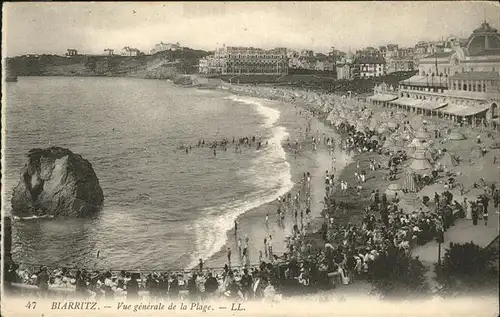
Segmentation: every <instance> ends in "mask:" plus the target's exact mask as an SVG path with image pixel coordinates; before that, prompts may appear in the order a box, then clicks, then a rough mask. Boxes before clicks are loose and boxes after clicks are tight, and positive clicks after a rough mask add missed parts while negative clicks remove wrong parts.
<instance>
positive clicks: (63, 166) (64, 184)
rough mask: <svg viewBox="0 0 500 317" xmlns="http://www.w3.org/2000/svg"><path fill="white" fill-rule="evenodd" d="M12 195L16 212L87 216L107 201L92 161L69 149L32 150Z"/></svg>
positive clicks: (19, 213)
mask: <svg viewBox="0 0 500 317" xmlns="http://www.w3.org/2000/svg"><path fill="white" fill-rule="evenodd" d="M27 156H28V162H27V164H26V165H25V166H24V168H23V169H22V171H21V179H20V181H19V184H18V185H17V186H16V188H14V192H13V194H12V200H11V204H12V212H13V214H15V215H37V216H40V215H54V216H76V217H85V216H88V215H91V214H94V213H96V212H98V211H99V210H100V209H101V206H102V204H103V202H104V194H103V192H102V188H101V186H100V185H99V179H98V178H97V176H96V174H95V172H94V169H93V168H92V164H90V162H89V161H87V160H86V159H84V158H83V157H82V156H80V155H78V154H74V153H73V152H71V151H70V150H68V149H64V148H60V147H51V148H48V149H32V150H30V151H29V153H28V155H27Z"/></svg>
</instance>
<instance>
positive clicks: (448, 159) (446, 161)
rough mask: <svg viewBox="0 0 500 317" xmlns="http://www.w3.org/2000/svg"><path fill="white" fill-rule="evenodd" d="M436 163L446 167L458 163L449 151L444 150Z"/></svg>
mask: <svg viewBox="0 0 500 317" xmlns="http://www.w3.org/2000/svg"><path fill="white" fill-rule="evenodd" d="M438 163H439V164H441V165H443V166H446V167H454V166H457V165H458V160H457V159H456V158H455V157H454V156H453V155H452V154H451V153H450V152H445V153H444V155H443V157H442V158H441V159H440V160H439V161H438Z"/></svg>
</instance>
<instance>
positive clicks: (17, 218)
mask: <svg viewBox="0 0 500 317" xmlns="http://www.w3.org/2000/svg"><path fill="white" fill-rule="evenodd" d="M53 218H54V216H53V215H42V216H26V217H23V216H14V220H21V221H23V220H38V219H53Z"/></svg>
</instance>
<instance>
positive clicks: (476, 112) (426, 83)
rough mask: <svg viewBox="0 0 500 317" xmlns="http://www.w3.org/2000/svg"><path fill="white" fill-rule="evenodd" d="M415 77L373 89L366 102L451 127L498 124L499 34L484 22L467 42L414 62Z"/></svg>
mask: <svg viewBox="0 0 500 317" xmlns="http://www.w3.org/2000/svg"><path fill="white" fill-rule="evenodd" d="M418 71H419V72H418V74H416V75H415V76H413V77H411V78H408V79H406V80H403V81H401V82H399V87H398V88H397V89H385V87H376V89H375V94H374V95H373V96H371V97H369V99H370V100H371V101H372V102H373V103H376V104H381V105H384V106H389V107H395V108H400V109H406V110H409V111H413V112H416V113H421V114H423V115H428V116H439V117H444V118H447V119H450V120H453V121H457V122H468V123H477V122H480V121H487V122H494V123H495V124H497V125H498V124H499V123H500V122H499V116H498V115H499V107H498V105H499V103H500V35H499V34H498V32H497V30H496V29H494V28H492V27H491V26H490V25H489V24H488V23H486V22H484V23H483V24H482V25H481V26H480V27H479V28H477V29H476V30H474V31H473V32H472V34H471V35H470V36H469V38H468V40H467V43H466V44H465V45H463V46H457V47H455V48H453V50H452V51H450V52H441V53H435V54H432V55H429V56H426V57H425V58H423V59H421V60H420V61H419V67H418Z"/></svg>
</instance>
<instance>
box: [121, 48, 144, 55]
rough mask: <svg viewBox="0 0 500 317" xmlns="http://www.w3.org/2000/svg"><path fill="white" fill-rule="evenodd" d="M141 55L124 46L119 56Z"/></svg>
mask: <svg viewBox="0 0 500 317" xmlns="http://www.w3.org/2000/svg"><path fill="white" fill-rule="evenodd" d="M140 54H141V51H140V50H138V49H137V48H133V47H129V46H125V47H124V48H122V51H121V55H123V56H139V55H140Z"/></svg>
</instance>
